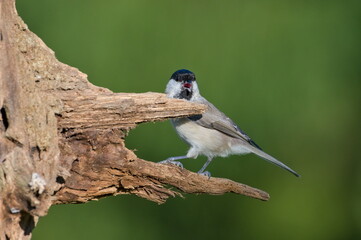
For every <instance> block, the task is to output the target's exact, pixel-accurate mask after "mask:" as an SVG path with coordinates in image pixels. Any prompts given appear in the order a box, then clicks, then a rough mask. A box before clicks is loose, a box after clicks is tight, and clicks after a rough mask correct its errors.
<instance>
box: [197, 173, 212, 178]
mask: <svg viewBox="0 0 361 240" xmlns="http://www.w3.org/2000/svg"><path fill="white" fill-rule="evenodd" d="M198 174H199V175H203V176H206V177H208V179H210V178H211V173H210V172H208V171H204V172H201V171H199V172H198Z"/></svg>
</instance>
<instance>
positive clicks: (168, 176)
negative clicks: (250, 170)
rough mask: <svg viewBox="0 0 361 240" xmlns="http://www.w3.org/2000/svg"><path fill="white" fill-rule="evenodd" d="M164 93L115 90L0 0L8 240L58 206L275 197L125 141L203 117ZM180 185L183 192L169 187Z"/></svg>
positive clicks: (0, 183)
mask: <svg viewBox="0 0 361 240" xmlns="http://www.w3.org/2000/svg"><path fill="white" fill-rule="evenodd" d="M204 110H205V106H203V105H198V104H193V103H189V102H186V101H183V100H176V99H168V98H166V96H165V95H164V94H160V93H140V94H136V93H113V92H111V91H110V90H108V89H105V88H101V87H96V86H94V85H92V84H91V83H89V82H88V80H87V76H86V75H85V74H84V73H81V72H80V71H79V70H77V69H75V68H73V67H70V66H68V65H65V64H62V63H60V62H59V61H58V60H57V59H56V58H55V56H54V53H53V51H52V50H51V49H49V48H48V47H47V46H46V45H45V44H44V43H43V42H42V41H41V39H39V38H38V37H37V36H36V35H35V34H33V33H32V32H30V31H29V29H28V27H27V26H26V25H25V23H23V21H22V20H21V19H20V17H19V16H18V14H17V12H16V9H15V1H14V0H0V239H30V238H31V232H32V230H33V228H34V227H35V225H36V223H37V221H38V218H39V217H41V216H44V215H46V214H47V211H48V209H49V207H50V206H51V205H53V204H67V203H83V202H87V201H89V200H93V199H98V198H101V197H105V196H109V195H118V194H135V195H137V196H140V197H142V198H145V199H148V200H150V201H154V202H157V203H163V202H165V201H166V200H167V199H168V198H169V197H175V196H181V193H182V192H184V193H206V194H224V193H227V192H233V193H236V194H242V195H246V196H250V197H253V198H257V199H261V200H268V198H269V196H268V194H267V193H265V192H263V191H261V190H258V189H254V188H251V187H249V186H247V185H244V184H240V183H236V182H233V181H231V180H228V179H221V178H210V179H208V178H207V177H205V176H201V175H198V174H196V173H193V172H190V171H188V170H185V169H180V168H178V167H176V166H171V165H162V164H157V163H153V162H149V161H145V160H142V159H139V158H137V156H136V155H135V154H134V153H133V152H132V151H131V150H129V149H127V148H126V147H125V144H124V137H125V136H126V134H127V132H128V131H129V130H131V129H132V128H134V127H136V125H137V124H139V123H143V122H149V121H161V120H165V119H167V118H173V117H182V116H190V115H194V114H200V113H202V112H203V111H204ZM167 185H171V186H173V187H174V188H172V189H171V188H168V187H166V186H167Z"/></svg>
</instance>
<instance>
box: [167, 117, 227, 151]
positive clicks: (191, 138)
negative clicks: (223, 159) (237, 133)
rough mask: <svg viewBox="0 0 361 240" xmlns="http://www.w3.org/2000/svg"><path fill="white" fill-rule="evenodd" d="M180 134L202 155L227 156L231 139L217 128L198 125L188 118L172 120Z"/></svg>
mask: <svg viewBox="0 0 361 240" xmlns="http://www.w3.org/2000/svg"><path fill="white" fill-rule="evenodd" d="M172 123H173V126H174V127H175V129H176V131H177V133H178V135H179V136H180V137H181V138H182V139H183V140H184V141H186V142H187V143H188V144H189V145H191V146H192V147H193V148H195V149H196V150H197V152H198V153H199V154H201V155H206V156H210V155H211V156H227V155H228V154H229V153H230V152H229V151H230V150H231V139H230V138H229V137H228V136H226V135H224V134H222V133H220V132H219V131H217V130H214V129H209V128H205V127H202V126H200V125H198V124H197V123H196V122H194V121H191V120H189V119H187V118H178V119H173V120H172Z"/></svg>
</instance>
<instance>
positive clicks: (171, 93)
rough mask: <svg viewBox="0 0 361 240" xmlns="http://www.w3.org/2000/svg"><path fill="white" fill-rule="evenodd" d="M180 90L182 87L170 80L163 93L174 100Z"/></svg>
mask: <svg viewBox="0 0 361 240" xmlns="http://www.w3.org/2000/svg"><path fill="white" fill-rule="evenodd" d="M181 89H182V85H181V83H179V82H176V81H175V80H173V79H171V80H169V82H168V84H167V87H166V89H165V93H166V94H167V96H168V97H170V98H174V97H175V96H178V95H179V93H180V91H181Z"/></svg>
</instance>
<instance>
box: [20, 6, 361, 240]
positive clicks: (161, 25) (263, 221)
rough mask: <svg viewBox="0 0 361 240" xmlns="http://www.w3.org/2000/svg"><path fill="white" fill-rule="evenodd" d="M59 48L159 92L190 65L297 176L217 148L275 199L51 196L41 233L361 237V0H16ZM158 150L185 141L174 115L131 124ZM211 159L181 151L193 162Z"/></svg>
mask: <svg viewBox="0 0 361 240" xmlns="http://www.w3.org/2000/svg"><path fill="white" fill-rule="evenodd" d="M17 7H18V11H19V14H20V15H21V16H22V18H23V19H24V21H25V22H26V23H27V24H28V26H29V28H30V29H31V30H32V31H33V32H35V33H36V34H37V35H38V36H40V37H41V38H42V39H43V40H44V42H45V43H46V44H47V45H48V46H49V47H50V48H52V49H53V50H54V51H55V53H56V56H57V57H58V59H59V60H60V61H62V62H64V63H67V64H69V65H72V66H75V67H77V68H79V69H80V70H81V71H83V72H85V73H87V74H88V76H89V80H90V81H91V82H92V83H94V84H96V85H99V86H102V87H107V88H110V89H111V90H113V91H115V92H148V91H154V92H163V91H164V88H165V85H166V83H167V81H168V79H169V77H170V76H171V74H172V73H173V72H174V71H175V70H177V69H180V68H187V69H190V70H192V71H194V72H195V73H196V75H197V81H198V84H199V86H200V88H201V92H202V94H203V95H204V96H205V97H206V98H208V100H210V101H211V102H213V103H214V104H215V105H216V106H217V107H219V108H220V109H221V110H222V111H224V112H225V113H226V114H227V115H228V116H229V117H231V118H232V119H233V120H234V121H235V122H237V123H238V125H239V126H240V127H241V128H242V129H243V130H244V131H245V132H247V133H248V135H250V136H251V137H252V138H253V139H254V140H255V142H256V143H258V144H259V145H260V146H261V147H263V149H264V150H265V151H266V152H268V153H270V154H272V155H274V156H275V157H277V158H278V159H280V160H281V161H283V162H284V163H286V164H288V165H289V166H290V167H292V168H294V169H295V170H297V171H298V172H299V173H300V174H301V175H302V177H301V178H296V177H294V176H292V175H291V174H289V173H288V172H286V171H284V170H282V169H280V168H278V167H276V166H273V165H271V164H269V163H267V162H265V161H263V160H262V159H260V158H257V157H256V156H252V155H248V156H233V157H229V158H226V159H223V158H217V159H215V160H214V161H213V162H212V164H211V165H210V166H209V168H208V170H210V171H211V172H212V174H213V176H217V177H225V178H230V179H232V180H235V181H239V182H242V183H246V184H248V185H251V186H254V187H258V188H261V189H264V190H266V191H268V192H269V193H270V194H271V200H270V201H269V202H261V201H258V200H254V199H250V198H246V197H243V196H236V195H232V194H227V195H224V196H206V195H199V196H193V195H185V199H181V198H177V199H170V200H169V201H168V202H167V203H166V204H164V205H160V206H158V205H157V204H154V203H152V202H148V201H146V200H143V199H140V198H137V197H135V196H118V197H109V198H106V199H102V200H100V201H96V202H91V203H87V204H82V205H63V206H53V207H52V208H51V209H50V212H49V214H48V215H47V216H46V217H43V218H42V219H41V220H40V222H39V224H38V226H37V228H36V229H35V231H34V235H33V239H37V240H40V239H175V240H177V239H207V240H213V239H287V240H288V239H317V240H322V239H327V240H330V239H331V240H332V239H361V161H360V150H359V149H360V116H361V111H360V109H361V108H360V103H361V101H360V100H361V99H360V96H361V89H360V86H361V70H360V69H361V1H359V0H356V1H336V0H329V1H318V0H316V1H291V0H275V1H262V0H261V1H260V0H241V1H230V0H227V1H219V0H218V1H215V0H209V1H205V0H198V1H197V0H192V1H191V0H183V1H180V0H178V1H176V0H154V1H149V0H103V1H95V0H92V1H90V0H88V1H80V0H63V1H58V0H32V1H28V0H18V1H17ZM126 141H127V146H128V147H129V148H131V149H137V154H138V156H139V157H141V158H143V159H147V160H151V161H160V160H163V159H165V158H167V157H169V156H177V155H183V154H184V153H186V150H187V146H186V144H185V143H183V142H182V141H181V140H180V139H179V138H178V137H177V135H176V134H175V132H174V131H173V129H172V127H171V125H170V124H169V122H157V123H149V124H143V125H140V126H139V127H138V128H136V129H135V130H133V131H131V132H130V134H129V136H128V137H127V140H126ZM204 161H205V158H204V157H200V158H198V159H197V160H184V161H183V163H184V165H185V167H186V168H188V169H190V170H192V171H197V170H198V169H199V168H200V167H201V166H202V164H203V163H204Z"/></svg>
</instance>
